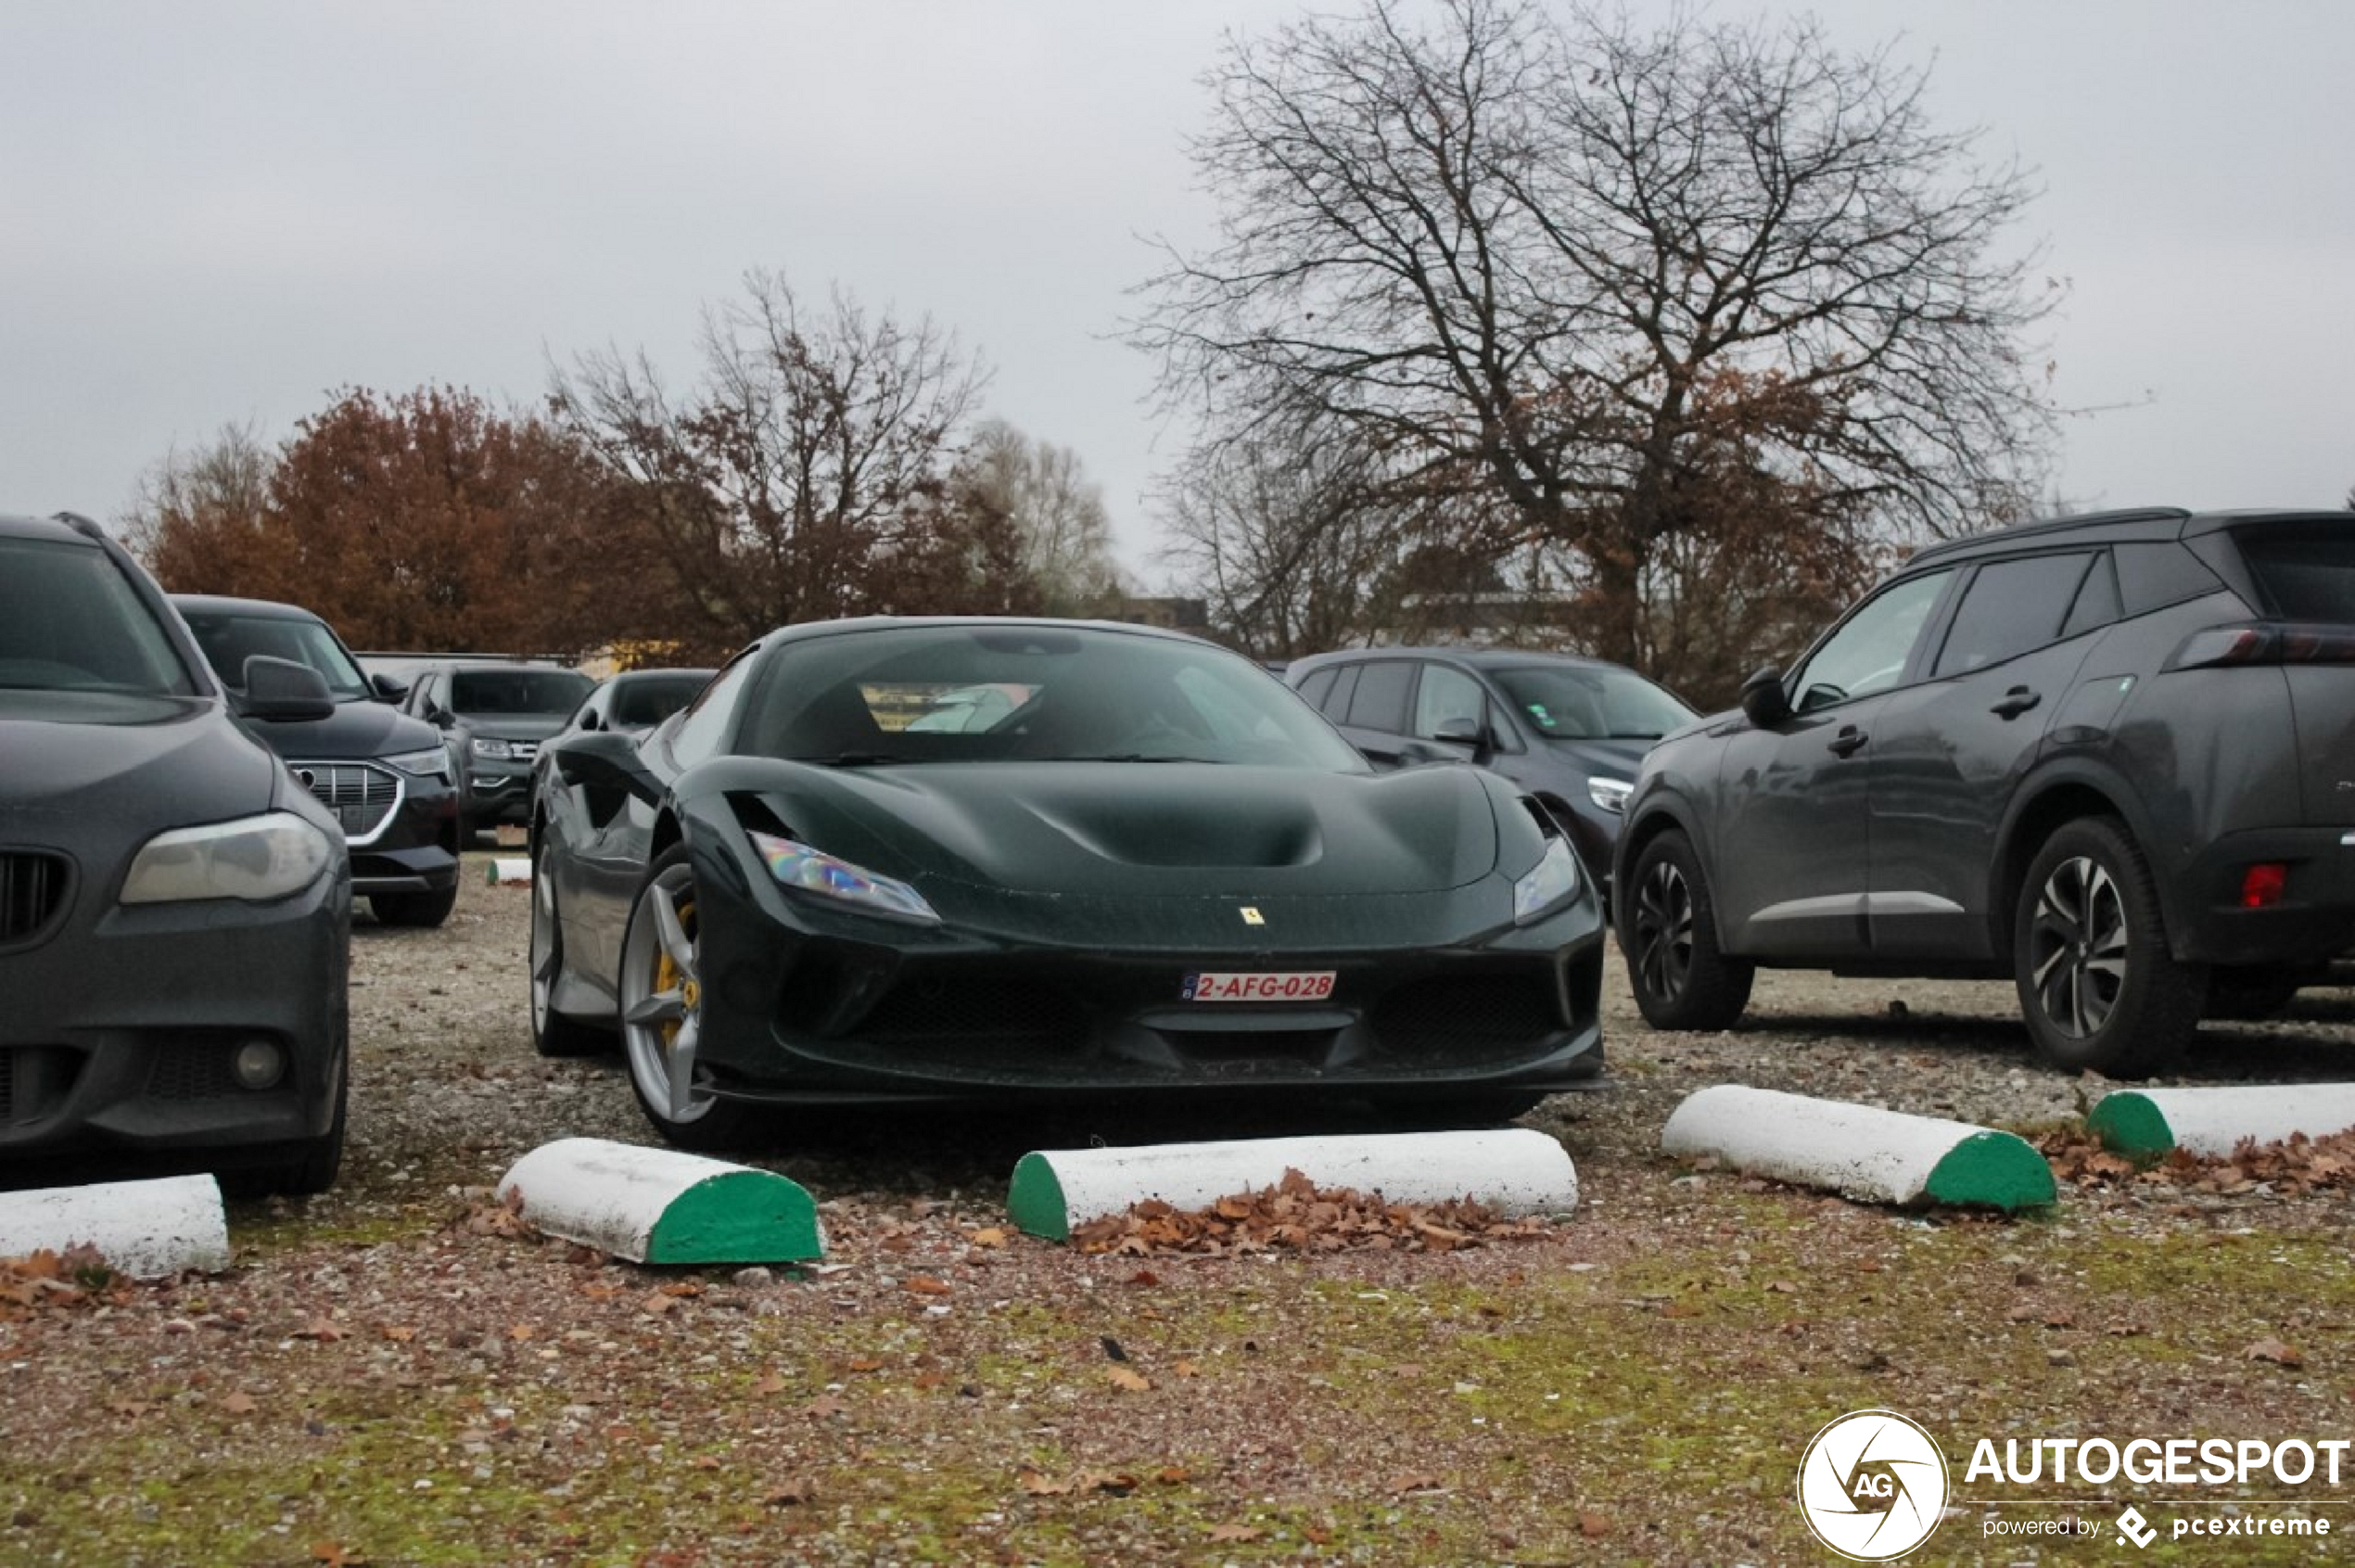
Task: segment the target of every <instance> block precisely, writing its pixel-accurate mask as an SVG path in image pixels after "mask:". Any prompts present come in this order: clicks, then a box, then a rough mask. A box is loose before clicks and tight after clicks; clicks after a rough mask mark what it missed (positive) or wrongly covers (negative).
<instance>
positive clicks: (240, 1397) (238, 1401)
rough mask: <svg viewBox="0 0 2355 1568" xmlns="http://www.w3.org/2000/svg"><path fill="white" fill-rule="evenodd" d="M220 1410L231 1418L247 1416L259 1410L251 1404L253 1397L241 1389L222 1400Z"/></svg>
mask: <svg viewBox="0 0 2355 1568" xmlns="http://www.w3.org/2000/svg"><path fill="white" fill-rule="evenodd" d="M221 1408H222V1409H224V1410H226V1411H228V1412H229V1413H230V1414H231V1415H233V1416H249V1415H251V1414H253V1413H254V1411H256V1410H257V1409H261V1407H260V1406H259V1405H256V1404H255V1403H254V1402H253V1396H252V1395H250V1394H248V1393H246V1392H245V1391H244V1390H242V1389H240V1390H238V1391H236V1393H233V1394H230V1395H228V1396H225V1397H224V1398H223V1400H222V1401H221Z"/></svg>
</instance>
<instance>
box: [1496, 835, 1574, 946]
mask: <svg viewBox="0 0 2355 1568" xmlns="http://www.w3.org/2000/svg"><path fill="white" fill-rule="evenodd" d="M1580 881H1581V877H1580V875H1579V872H1578V856H1577V854H1576V852H1575V851H1573V850H1572V848H1571V847H1570V840H1569V839H1567V838H1549V839H1547V841H1546V854H1545V858H1544V859H1542V860H1539V861H1538V862H1537V869H1536V870H1534V871H1533V872H1531V873H1529V874H1528V875H1527V876H1524V877H1522V878H1521V880H1520V881H1519V882H1516V883H1514V884H1513V924H1515V925H1526V924H1529V923H1530V922H1531V921H1533V920H1535V919H1536V918H1537V917H1538V916H1540V915H1543V914H1549V913H1551V912H1552V911H1554V909H1555V908H1556V907H1557V906H1559V905H1561V904H1566V903H1568V902H1569V901H1570V900H1571V899H1574V898H1576V897H1577V896H1578V887H1579V883H1580Z"/></svg>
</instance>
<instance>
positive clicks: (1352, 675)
mask: <svg viewBox="0 0 2355 1568" xmlns="http://www.w3.org/2000/svg"><path fill="white" fill-rule="evenodd" d="M1360 668H1361V667H1360V666H1358V665H1355V664H1344V665H1343V666H1342V667H1341V669H1338V670H1336V671H1335V672H1334V674H1333V689H1332V690H1331V691H1330V692H1327V693H1326V694H1325V700H1324V701H1322V702H1320V703H1318V705H1317V706H1318V708H1322V709H1323V710H1324V714H1325V717H1326V718H1328V719H1330V720H1332V721H1333V722H1334V723H1336V724H1345V723H1347V722H1349V697H1350V694H1351V693H1353V692H1355V691H1356V690H1357V671H1358V669H1360Z"/></svg>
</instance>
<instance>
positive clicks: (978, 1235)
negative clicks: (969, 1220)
mask: <svg viewBox="0 0 2355 1568" xmlns="http://www.w3.org/2000/svg"><path fill="white" fill-rule="evenodd" d="M968 1239H969V1240H970V1241H971V1242H972V1243H973V1244H974V1245H975V1246H977V1247H1002V1246H1004V1245H1005V1244H1006V1233H1005V1232H1004V1231H1003V1230H999V1229H998V1227H996V1226H995V1225H992V1226H988V1227H987V1228H986V1229H983V1230H976V1231H974V1233H973V1235H972V1236H971V1237H970V1238H968Z"/></svg>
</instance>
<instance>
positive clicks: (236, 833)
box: [122, 811, 337, 904]
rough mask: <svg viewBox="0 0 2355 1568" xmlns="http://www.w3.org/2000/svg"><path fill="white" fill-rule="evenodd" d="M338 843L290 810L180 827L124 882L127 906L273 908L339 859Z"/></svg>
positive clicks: (142, 855)
mask: <svg viewBox="0 0 2355 1568" xmlns="http://www.w3.org/2000/svg"><path fill="white" fill-rule="evenodd" d="M336 853H337V846H335V845H333V844H330V843H329V842H328V841H327V835H325V834H324V833H321V832H320V831H319V830H318V829H317V828H315V827H313V826H312V825H311V824H310V823H309V822H305V821H304V820H303V819H302V818H300V817H298V816H296V815H295V814H294V813H293V812H291V811H265V812H263V813H262V814H261V816H258V817H240V818H238V819H237V820H236V821H235V822H210V823H208V824H206V825H205V826H203V827H182V828H173V829H172V831H171V832H170V833H159V834H158V835H155V836H154V837H153V838H150V839H148V840H147V842H146V845H144V846H143V847H142V848H140V850H139V853H138V854H136V855H135V856H134V857H132V860H131V870H130V871H129V872H128V873H126V874H125V875H124V877H123V879H122V901H123V902H124V903H126V904H171V903H179V902H183V901H185V900H188V899H244V900H245V901H246V902H248V903H254V904H259V903H266V902H268V901H269V900H270V899H283V898H285V897H286V895H288V894H289V893H299V892H301V891H302V890H303V889H304V888H306V887H308V886H311V885H312V883H313V882H315V881H317V880H318V879H319V873H322V872H324V871H325V870H326V869H327V867H328V865H329V864H330V863H332V862H333V860H335V857H336Z"/></svg>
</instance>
